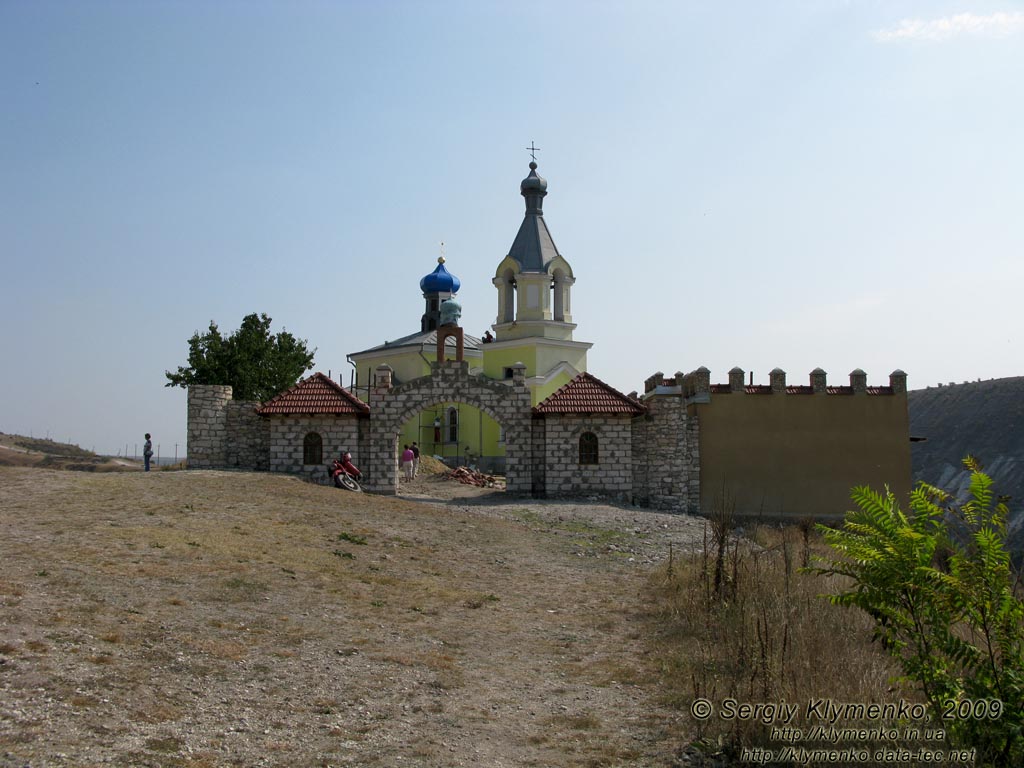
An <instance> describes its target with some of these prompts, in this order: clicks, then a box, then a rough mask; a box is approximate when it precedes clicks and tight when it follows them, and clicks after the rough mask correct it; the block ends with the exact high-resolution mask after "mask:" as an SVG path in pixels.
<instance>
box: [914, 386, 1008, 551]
mask: <svg viewBox="0 0 1024 768" xmlns="http://www.w3.org/2000/svg"><path fill="white" fill-rule="evenodd" d="M908 400H909V406H910V434H911V436H913V437H923V438H926V439H925V441H924V442H918V443H914V444H913V446H912V448H911V455H912V457H913V475H914V481H915V482H916V481H918V480H924V481H925V482H927V483H930V484H931V485H937V486H939V487H940V488H944V489H946V490H948V491H951V492H954V493H956V494H957V496H959V497H964V496H965V495H966V491H967V485H968V481H969V475H968V473H967V472H966V471H965V470H964V469H963V467H962V465H961V463H960V461H961V459H963V458H964V456H966V455H967V454H971V455H972V456H975V457H977V458H978V459H979V460H980V461H981V463H982V465H983V466H984V467H985V472H986V473H987V474H988V475H990V476H991V477H992V479H993V481H995V488H996V492H997V493H1000V494H1006V495H1009V496H1011V497H1012V498H1011V500H1010V504H1009V506H1010V530H1011V542H1012V544H1013V548H1014V550H1015V551H1016V552H1017V553H1018V555H1019V554H1021V553H1024V376H1016V377H1013V378H1009V379H990V380H989V381H977V382H966V383H964V384H950V385H944V386H941V387H931V388H929V389H918V390H914V391H912V392H910V393H908Z"/></svg>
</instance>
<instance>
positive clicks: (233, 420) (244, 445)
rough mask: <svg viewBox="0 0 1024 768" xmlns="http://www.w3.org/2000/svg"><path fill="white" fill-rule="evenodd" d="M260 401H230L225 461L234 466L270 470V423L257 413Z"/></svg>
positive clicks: (259, 470)
mask: <svg viewBox="0 0 1024 768" xmlns="http://www.w3.org/2000/svg"><path fill="white" fill-rule="evenodd" d="M257 407H259V403H256V402H248V401H245V400H232V401H231V402H229V403H228V404H227V413H226V419H225V424H226V426H227V439H226V444H225V447H224V458H225V463H226V464H227V466H228V467H230V468H232V469H245V470H254V471H257V472H265V471H266V470H268V469H270V464H269V455H270V423H269V422H268V421H267V420H266V419H264V418H262V417H261V416H260V415H259V414H258V413H256V408H257Z"/></svg>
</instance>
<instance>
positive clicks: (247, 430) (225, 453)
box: [186, 384, 270, 471]
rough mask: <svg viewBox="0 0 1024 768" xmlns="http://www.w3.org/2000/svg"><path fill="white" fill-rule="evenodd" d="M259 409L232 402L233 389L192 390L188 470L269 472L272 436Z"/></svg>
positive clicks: (251, 404)
mask: <svg viewBox="0 0 1024 768" xmlns="http://www.w3.org/2000/svg"><path fill="white" fill-rule="evenodd" d="M259 405H260V404H259V403H257V402H249V401H246V400H232V399H231V387H230V386H221V385H218V384H194V385H192V386H191V387H189V388H188V435H187V441H188V442H187V445H186V455H187V456H188V468H189V469H244V470H250V471H251V470H266V469H267V468H268V464H269V462H268V444H269V437H270V432H269V426H268V425H267V424H266V422H265V421H264V420H263V419H262V418H261V417H260V416H258V415H257V414H256V408H258V407H259Z"/></svg>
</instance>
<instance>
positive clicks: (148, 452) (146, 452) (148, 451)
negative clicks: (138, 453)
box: [142, 432, 153, 472]
mask: <svg viewBox="0 0 1024 768" xmlns="http://www.w3.org/2000/svg"><path fill="white" fill-rule="evenodd" d="M142 458H143V460H145V462H146V472H149V460H150V459H152V458H153V440H152V438H151V437H150V434H149V432H147V433H146V444H145V445H144V446H143V447H142Z"/></svg>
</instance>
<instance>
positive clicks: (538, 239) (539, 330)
mask: <svg viewBox="0 0 1024 768" xmlns="http://www.w3.org/2000/svg"><path fill="white" fill-rule="evenodd" d="M519 192H520V194H521V195H522V196H523V198H524V199H525V201H526V214H525V216H524V217H523V223H522V224H520V225H519V231H518V232H517V233H516V238H515V240H514V241H513V242H512V247H511V248H510V249H509V252H508V255H507V256H506V257H505V258H504V259H502V261H501V263H500V264H499V265H498V269H497V270H496V272H495V275H494V279H493V281H492V282H493V283H494V287H495V288H497V289H498V316H497V318H496V320H495V323H494V326H493V327H494V331H495V333H496V334H497V338H498V341H504V340H509V339H520V338H527V337H541V338H548V339H561V340H563V341H572V332H573V329H575V328H576V325H575V324H574V323H573V322H572V298H571V296H572V286H573V284H574V283H575V282H576V278H575V277H574V275H573V272H572V267H570V266H569V262H568V261H566V260H565V258H564V257H563V256H562V254H561V253H559V252H558V248H557V247H556V246H555V241H554V240H553V239H552V237H551V231H550V230H549V229H548V225H547V222H546V221H545V220H544V198H545V197H547V194H548V182H547V180H546V179H544V178H543V177H542V176H540V175H539V174H538V173H537V163H536V161H531V162H530V173H529V175H528V176H527V177H526V178H525V179H523V181H522V183H521V184H520V185H519Z"/></svg>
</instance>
